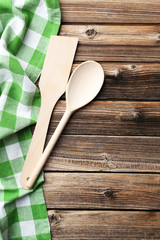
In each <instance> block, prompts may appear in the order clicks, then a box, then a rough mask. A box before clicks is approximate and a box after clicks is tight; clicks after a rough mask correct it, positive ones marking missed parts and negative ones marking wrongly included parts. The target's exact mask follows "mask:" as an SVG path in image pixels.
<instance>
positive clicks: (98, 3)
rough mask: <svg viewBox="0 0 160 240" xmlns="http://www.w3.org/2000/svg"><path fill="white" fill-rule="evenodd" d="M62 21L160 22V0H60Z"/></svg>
mask: <svg viewBox="0 0 160 240" xmlns="http://www.w3.org/2000/svg"><path fill="white" fill-rule="evenodd" d="M60 5H61V10H62V22H71V23H73V22H79V23H91V22H92V23H160V5H159V0H153V1H149V0H147V1H144V0H136V1H132V2H131V1H129V0H121V1H119V0H116V1H115V0H111V1H103V0H94V1H90V0H81V1H79V0H60Z"/></svg>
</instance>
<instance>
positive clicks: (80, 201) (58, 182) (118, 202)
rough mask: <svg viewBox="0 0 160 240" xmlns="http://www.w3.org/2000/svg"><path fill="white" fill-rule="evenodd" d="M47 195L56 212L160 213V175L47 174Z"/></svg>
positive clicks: (45, 190) (48, 201)
mask: <svg viewBox="0 0 160 240" xmlns="http://www.w3.org/2000/svg"><path fill="white" fill-rule="evenodd" d="M44 194H45V199H46V204H47V207H48V208H53V209H56V208H58V209H64V208H65V209H67V208H69V209H71V208H74V209H102V208H103V209H144V210H151V209H152V210H153V209H156V210H160V204H159V202H160V175H155V174H118V173H116V174H114V173H101V174H99V173H45V183H44Z"/></svg>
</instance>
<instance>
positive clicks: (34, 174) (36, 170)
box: [26, 110, 72, 189]
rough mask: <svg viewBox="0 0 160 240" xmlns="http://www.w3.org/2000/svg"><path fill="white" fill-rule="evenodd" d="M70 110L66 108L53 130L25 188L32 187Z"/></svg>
mask: <svg viewBox="0 0 160 240" xmlns="http://www.w3.org/2000/svg"><path fill="white" fill-rule="evenodd" d="M71 114H72V112H71V111H69V110H66V111H65V113H64V115H63V117H62V119H61V121H60V122H59V124H58V126H57V128H56V130H55V132H54V133H53V135H52V137H51V139H50V141H49V143H48V145H47V147H46V148H45V150H44V152H43V154H42V156H41V157H40V159H39V161H38V163H37V165H36V166H35V168H34V171H33V172H32V175H31V176H30V177H29V179H28V181H27V184H26V185H27V188H28V189H30V188H32V187H33V185H34V183H35V181H36V179H37V177H38V176H39V174H40V172H41V170H42V168H43V166H44V164H45V162H46V161H47V158H48V156H49V155H50V153H51V151H52V149H53V147H54V146H55V144H56V142H57V140H58V138H59V136H60V135H61V133H62V131H63V129H64V127H65V125H66V123H67V122H68V119H69V118H70V116H71Z"/></svg>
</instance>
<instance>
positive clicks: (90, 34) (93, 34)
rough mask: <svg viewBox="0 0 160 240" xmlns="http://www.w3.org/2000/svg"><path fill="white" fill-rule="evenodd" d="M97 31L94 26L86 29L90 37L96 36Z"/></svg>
mask: <svg viewBox="0 0 160 240" xmlns="http://www.w3.org/2000/svg"><path fill="white" fill-rule="evenodd" d="M96 34H97V32H96V30H95V29H94V28H92V29H87V31H86V35H87V36H88V37H89V38H94V37H95V36H96Z"/></svg>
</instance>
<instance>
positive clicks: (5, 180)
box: [0, 0, 60, 240]
mask: <svg viewBox="0 0 160 240" xmlns="http://www.w3.org/2000/svg"><path fill="white" fill-rule="evenodd" d="M59 26H60V6H59V2H58V0H13V1H11V0H0V37H1V38H0V239H3V240H8V239H14V240H21V239H24V240H33V239H39V240H43V239H46V240H48V239H51V236H50V228H49V223H48V217H47V211H46V206H45V202H44V196H43V191H42V186H41V185H40V183H41V182H42V181H43V177H42V175H41V177H40V178H39V180H38V183H37V185H36V186H37V187H36V189H34V190H24V189H23V188H22V187H21V185H20V175H21V171H22V167H23V163H24V159H25V157H26V154H27V151H28V147H29V144H30V141H31V137H32V135H31V131H30V128H29V127H28V126H29V125H31V124H33V123H35V122H36V120H37V115H38V113H39V108H40V93H39V91H38V89H37V88H36V86H35V84H34V82H35V81H36V79H37V78H38V76H39V75H40V72H41V69H42V66H43V63H44V58H45V53H46V51H47V47H48V43H49V38H50V36H51V34H53V35H56V34H57V33H58V30H59Z"/></svg>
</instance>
